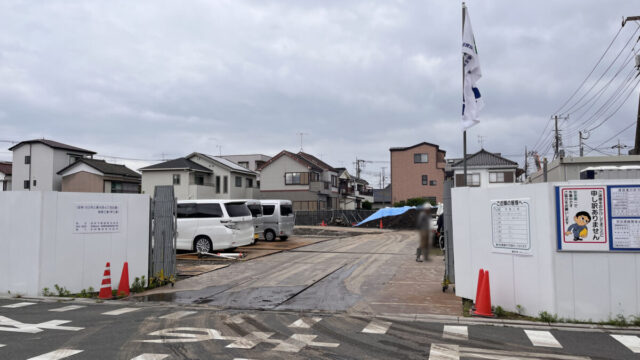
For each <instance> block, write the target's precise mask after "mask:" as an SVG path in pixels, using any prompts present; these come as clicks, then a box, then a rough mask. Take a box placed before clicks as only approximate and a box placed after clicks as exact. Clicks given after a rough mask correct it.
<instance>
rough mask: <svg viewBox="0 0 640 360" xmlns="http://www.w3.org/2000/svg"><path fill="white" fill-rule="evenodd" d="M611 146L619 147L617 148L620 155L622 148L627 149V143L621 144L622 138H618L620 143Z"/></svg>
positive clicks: (613, 147)
mask: <svg viewBox="0 0 640 360" xmlns="http://www.w3.org/2000/svg"><path fill="white" fill-rule="evenodd" d="M611 148H612V149H615V148H617V149H618V156H620V150H621V149H626V148H627V145H625V144H620V139H618V145H613V146H612V147H611Z"/></svg>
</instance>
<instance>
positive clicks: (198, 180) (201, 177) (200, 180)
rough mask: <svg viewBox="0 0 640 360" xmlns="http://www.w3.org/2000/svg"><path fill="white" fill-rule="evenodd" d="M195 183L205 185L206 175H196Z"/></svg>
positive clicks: (194, 177)
mask: <svg viewBox="0 0 640 360" xmlns="http://www.w3.org/2000/svg"><path fill="white" fill-rule="evenodd" d="M193 183H194V185H204V175H194V176H193Z"/></svg>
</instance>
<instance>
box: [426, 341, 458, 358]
mask: <svg viewBox="0 0 640 360" xmlns="http://www.w3.org/2000/svg"><path fill="white" fill-rule="evenodd" d="M459 359H460V352H459V351H458V345H453V344H431V350H429V360H459Z"/></svg>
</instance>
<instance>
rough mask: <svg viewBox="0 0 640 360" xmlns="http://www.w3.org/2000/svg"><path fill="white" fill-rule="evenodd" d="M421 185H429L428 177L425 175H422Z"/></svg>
mask: <svg viewBox="0 0 640 360" xmlns="http://www.w3.org/2000/svg"><path fill="white" fill-rule="evenodd" d="M422 185H429V177H428V176H427V175H422Z"/></svg>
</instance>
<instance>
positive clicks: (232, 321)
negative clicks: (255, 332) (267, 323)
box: [224, 314, 256, 324]
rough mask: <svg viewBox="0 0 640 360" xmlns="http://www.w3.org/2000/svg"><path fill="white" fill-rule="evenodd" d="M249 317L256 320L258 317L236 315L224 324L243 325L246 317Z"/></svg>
mask: <svg viewBox="0 0 640 360" xmlns="http://www.w3.org/2000/svg"><path fill="white" fill-rule="evenodd" d="M245 316H248V317H251V318H255V317H256V316H255V315H253V314H251V315H243V314H238V315H234V316H231V317H228V318H227V319H226V320H225V321H224V323H225V324H242V323H243V322H244V317H245Z"/></svg>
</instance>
